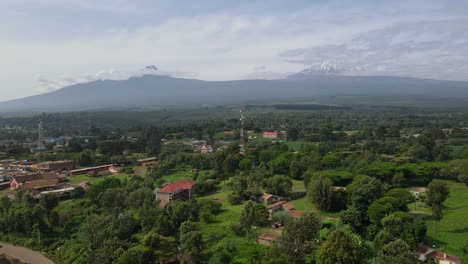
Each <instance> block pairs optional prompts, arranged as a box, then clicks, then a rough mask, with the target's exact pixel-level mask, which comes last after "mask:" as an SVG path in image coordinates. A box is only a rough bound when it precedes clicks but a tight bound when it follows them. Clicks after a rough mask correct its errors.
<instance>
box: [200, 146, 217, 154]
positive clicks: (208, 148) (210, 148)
mask: <svg viewBox="0 0 468 264" xmlns="http://www.w3.org/2000/svg"><path fill="white" fill-rule="evenodd" d="M213 152H214V148H213V146H211V145H203V146H202V147H201V148H200V153H202V154H210V153H213Z"/></svg>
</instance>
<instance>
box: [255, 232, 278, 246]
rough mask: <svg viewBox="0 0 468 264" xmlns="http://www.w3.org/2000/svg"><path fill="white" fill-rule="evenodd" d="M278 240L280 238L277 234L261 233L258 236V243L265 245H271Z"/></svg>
mask: <svg viewBox="0 0 468 264" xmlns="http://www.w3.org/2000/svg"><path fill="white" fill-rule="evenodd" d="M276 240H278V237H277V236H272V235H268V234H260V235H259V236H258V238H257V243H258V244H260V245H264V246H271V245H272V244H273V243H274V242H275V241H276Z"/></svg>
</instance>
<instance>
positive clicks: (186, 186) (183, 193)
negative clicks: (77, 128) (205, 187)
mask: <svg viewBox="0 0 468 264" xmlns="http://www.w3.org/2000/svg"><path fill="white" fill-rule="evenodd" d="M193 186H194V183H193V182H192V181H189V180H181V181H178V182H176V183H166V184H165V185H164V187H163V188H160V189H156V190H155V191H154V192H155V194H156V199H157V200H159V207H161V208H163V207H165V206H166V204H168V203H170V202H171V201H174V200H193V198H194V195H193Z"/></svg>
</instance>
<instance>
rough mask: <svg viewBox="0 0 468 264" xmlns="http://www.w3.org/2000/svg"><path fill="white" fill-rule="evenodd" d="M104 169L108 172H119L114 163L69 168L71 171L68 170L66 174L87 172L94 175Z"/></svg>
mask: <svg viewBox="0 0 468 264" xmlns="http://www.w3.org/2000/svg"><path fill="white" fill-rule="evenodd" d="M105 171H108V172H110V173H117V172H119V168H118V167H117V166H116V165H115V164H106V165H101V166H95V167H88V168H83V169H76V170H71V171H68V174H69V175H80V174H89V175H91V176H95V175H99V173H101V172H105Z"/></svg>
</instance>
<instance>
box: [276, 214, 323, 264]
mask: <svg viewBox="0 0 468 264" xmlns="http://www.w3.org/2000/svg"><path fill="white" fill-rule="evenodd" d="M319 229H320V223H319V220H318V218H317V216H315V214H313V213H311V212H306V213H304V214H303V215H302V216H301V217H299V218H297V219H292V220H291V221H289V222H288V223H287V224H286V226H285V227H284V230H283V235H282V236H281V240H280V241H279V243H278V246H279V248H280V250H282V251H283V252H284V254H285V256H286V259H287V260H288V263H293V264H296V263H305V259H304V258H305V256H306V255H307V254H310V253H312V251H313V249H314V246H315V241H316V240H317V237H318V231H319Z"/></svg>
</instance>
